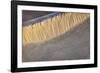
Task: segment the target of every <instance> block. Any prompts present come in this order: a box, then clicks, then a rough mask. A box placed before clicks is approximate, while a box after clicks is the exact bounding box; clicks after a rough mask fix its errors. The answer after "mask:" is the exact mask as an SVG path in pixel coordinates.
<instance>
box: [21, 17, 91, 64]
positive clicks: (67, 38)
mask: <svg viewBox="0 0 100 73" xmlns="http://www.w3.org/2000/svg"><path fill="white" fill-rule="evenodd" d="M89 21H90V20H89V19H87V20H86V21H84V23H82V24H81V25H79V26H77V27H76V28H74V29H72V30H70V32H66V33H65V34H63V35H61V36H59V37H57V38H54V39H52V40H50V41H46V42H45V43H43V44H29V45H28V46H26V47H23V49H22V61H23V62H31V61H54V60H77V59H89V58H90V22H89Z"/></svg>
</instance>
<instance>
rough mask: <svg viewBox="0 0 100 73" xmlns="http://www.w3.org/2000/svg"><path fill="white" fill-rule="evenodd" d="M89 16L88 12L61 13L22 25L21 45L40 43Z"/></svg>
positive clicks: (69, 28) (65, 30) (62, 32)
mask: <svg viewBox="0 0 100 73" xmlns="http://www.w3.org/2000/svg"><path fill="white" fill-rule="evenodd" d="M88 18H89V14H88V13H61V14H59V15H57V16H54V17H52V18H49V19H45V20H43V21H41V22H38V23H35V24H32V25H29V26H24V27H23V28H22V29H23V31H22V33H23V37H22V38H23V45H24V46H25V45H27V44H30V43H33V44H36V43H42V42H45V41H47V40H50V39H53V38H55V37H57V36H59V35H62V34H64V33H66V32H68V31H70V30H71V29H73V28H75V27H76V26H78V25H80V23H82V22H84V21H85V20H86V19H88Z"/></svg>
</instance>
